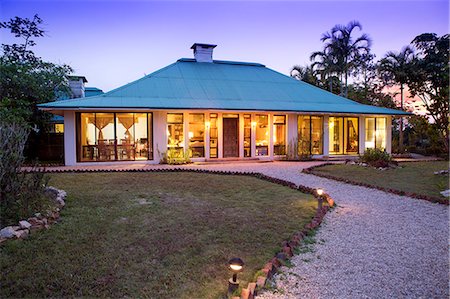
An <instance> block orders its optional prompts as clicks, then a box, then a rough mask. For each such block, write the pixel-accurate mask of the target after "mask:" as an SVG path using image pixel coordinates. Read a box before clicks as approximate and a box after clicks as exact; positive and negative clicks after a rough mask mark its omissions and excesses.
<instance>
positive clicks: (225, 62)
mask: <svg viewBox="0 0 450 299" xmlns="http://www.w3.org/2000/svg"><path fill="white" fill-rule="evenodd" d="M177 62H197V60H195V58H180V59H178V60H177ZM214 63H216V64H230V65H246V66H258V67H266V66H265V65H264V64H261V63H258V62H246V61H233V60H213V64H214Z"/></svg>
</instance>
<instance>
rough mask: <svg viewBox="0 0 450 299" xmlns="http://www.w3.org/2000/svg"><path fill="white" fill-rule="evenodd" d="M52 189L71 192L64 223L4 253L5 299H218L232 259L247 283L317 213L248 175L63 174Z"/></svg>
mask: <svg viewBox="0 0 450 299" xmlns="http://www.w3.org/2000/svg"><path fill="white" fill-rule="evenodd" d="M50 185H53V186H55V187H58V188H61V189H64V190H66V191H67V193H68V197H67V205H66V208H65V209H64V210H63V212H62V221H61V222H60V223H58V224H55V225H54V226H52V227H51V228H50V229H49V230H46V231H41V232H38V233H35V234H32V235H31V237H30V238H28V239H27V240H24V241H16V240H15V241H10V242H7V243H6V244H5V245H3V246H2V247H0V252H1V254H0V270H1V273H2V275H1V277H0V293H1V294H2V297H4V298H6V297H80V296H83V297H113V298H117V297H132V298H136V297H147V298H218V297H221V296H222V294H225V292H226V287H227V279H228V278H229V277H230V276H231V273H230V272H229V271H228V269H227V261H228V259H229V258H231V257H235V256H238V257H241V258H242V259H243V260H244V261H245V263H246V264H245V270H244V272H243V273H242V275H240V276H239V278H240V279H242V281H243V282H244V283H245V282H248V281H249V279H253V277H254V275H255V274H256V271H257V270H258V269H261V267H263V266H264V264H265V263H266V262H267V261H268V260H269V259H270V258H271V257H272V256H273V255H274V253H275V252H276V251H277V250H279V249H280V246H281V245H280V243H281V242H282V241H283V240H285V239H287V238H289V237H290V236H291V235H292V234H293V233H294V232H295V231H298V230H299V229H301V228H302V227H303V225H304V224H305V223H307V222H309V221H310V220H311V218H312V217H313V216H314V212H315V208H316V201H315V200H314V198H313V197H312V196H311V195H306V194H303V193H300V192H298V191H296V190H292V189H290V188H287V187H283V186H281V185H277V184H273V183H269V182H266V181H263V180H260V179H257V178H254V177H247V176H231V175H214V174H201V173H63V174H53V175H51V180H50ZM241 285H242V284H241ZM218 286H219V287H218Z"/></svg>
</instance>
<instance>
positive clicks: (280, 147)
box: [273, 115, 286, 155]
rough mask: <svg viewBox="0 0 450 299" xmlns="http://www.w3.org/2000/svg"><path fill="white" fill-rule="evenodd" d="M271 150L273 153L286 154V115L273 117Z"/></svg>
mask: <svg viewBox="0 0 450 299" xmlns="http://www.w3.org/2000/svg"><path fill="white" fill-rule="evenodd" d="M273 152H274V155H285V154H286V116H285V115H275V116H274V117H273Z"/></svg>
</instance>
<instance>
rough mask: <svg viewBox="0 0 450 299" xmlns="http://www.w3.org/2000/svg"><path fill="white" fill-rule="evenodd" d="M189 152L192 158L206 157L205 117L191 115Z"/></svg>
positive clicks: (201, 114) (200, 114)
mask: <svg viewBox="0 0 450 299" xmlns="http://www.w3.org/2000/svg"><path fill="white" fill-rule="evenodd" d="M189 150H190V151H189V152H190V156H191V157H192V158H199V157H204V156H205V115H204V114H203V113H190V114H189Z"/></svg>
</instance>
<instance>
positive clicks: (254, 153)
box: [250, 113, 256, 157]
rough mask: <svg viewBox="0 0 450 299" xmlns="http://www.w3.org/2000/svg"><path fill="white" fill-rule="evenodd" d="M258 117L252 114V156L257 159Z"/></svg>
mask: <svg viewBox="0 0 450 299" xmlns="http://www.w3.org/2000/svg"><path fill="white" fill-rule="evenodd" d="M255 124H256V116H255V114H254V113H252V114H251V134H250V137H251V138H250V140H251V144H250V152H251V154H250V156H251V157H256V125H255Z"/></svg>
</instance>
